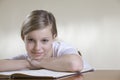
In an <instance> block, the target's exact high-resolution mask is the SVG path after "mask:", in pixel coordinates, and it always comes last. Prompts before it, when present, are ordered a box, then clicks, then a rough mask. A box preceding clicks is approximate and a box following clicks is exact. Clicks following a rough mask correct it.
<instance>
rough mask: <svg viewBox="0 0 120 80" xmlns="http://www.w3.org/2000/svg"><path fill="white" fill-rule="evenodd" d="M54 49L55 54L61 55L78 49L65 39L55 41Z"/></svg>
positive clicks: (72, 52)
mask: <svg viewBox="0 0 120 80" xmlns="http://www.w3.org/2000/svg"><path fill="white" fill-rule="evenodd" d="M53 50H54V54H55V55H57V56H61V55H63V54H75V53H77V49H76V48H75V47H73V46H72V45H70V44H68V43H66V42H64V41H54V43H53Z"/></svg>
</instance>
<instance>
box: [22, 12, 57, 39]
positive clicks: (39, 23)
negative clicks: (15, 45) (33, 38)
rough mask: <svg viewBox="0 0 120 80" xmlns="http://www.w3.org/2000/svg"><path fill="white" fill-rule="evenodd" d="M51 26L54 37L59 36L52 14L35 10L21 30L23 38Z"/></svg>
mask: <svg viewBox="0 0 120 80" xmlns="http://www.w3.org/2000/svg"><path fill="white" fill-rule="evenodd" d="M49 25H50V26H51V27H52V28H51V32H52V35H53V36H54V37H56V36H57V28H56V20H55V17H54V15H53V14H52V13H50V12H48V11H45V10H34V11H32V12H31V13H30V14H29V15H28V16H27V18H26V19H25V20H24V22H23V24H22V28H21V37H22V39H24V35H26V34H27V33H29V32H31V31H34V30H38V29H43V28H46V27H47V26H49Z"/></svg>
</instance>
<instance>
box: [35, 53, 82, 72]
mask: <svg viewBox="0 0 120 80" xmlns="http://www.w3.org/2000/svg"><path fill="white" fill-rule="evenodd" d="M34 65H37V66H38V67H42V68H46V69H51V70H57V71H79V70H81V69H82V66H83V65H82V59H81V57H80V56H78V55H64V56H61V57H58V58H46V59H43V60H41V61H40V62H39V63H37V64H35V62H34Z"/></svg>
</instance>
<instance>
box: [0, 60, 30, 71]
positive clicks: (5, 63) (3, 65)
mask: <svg viewBox="0 0 120 80" xmlns="http://www.w3.org/2000/svg"><path fill="white" fill-rule="evenodd" d="M28 66H29V63H28V61H27V60H0V71H13V70H22V69H27V68H28Z"/></svg>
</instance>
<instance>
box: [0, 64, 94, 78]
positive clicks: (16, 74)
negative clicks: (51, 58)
mask: <svg viewBox="0 0 120 80" xmlns="http://www.w3.org/2000/svg"><path fill="white" fill-rule="evenodd" d="M91 71H93V68H91V66H90V65H89V64H87V63H85V65H84V69H83V70H82V71H78V72H58V71H52V70H47V69H40V70H21V71H9V72H0V79H2V78H4V79H5V78H12V79H28V78H30V79H31V78H43V79H58V78H62V77H68V76H72V75H76V74H82V73H86V72H91Z"/></svg>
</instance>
